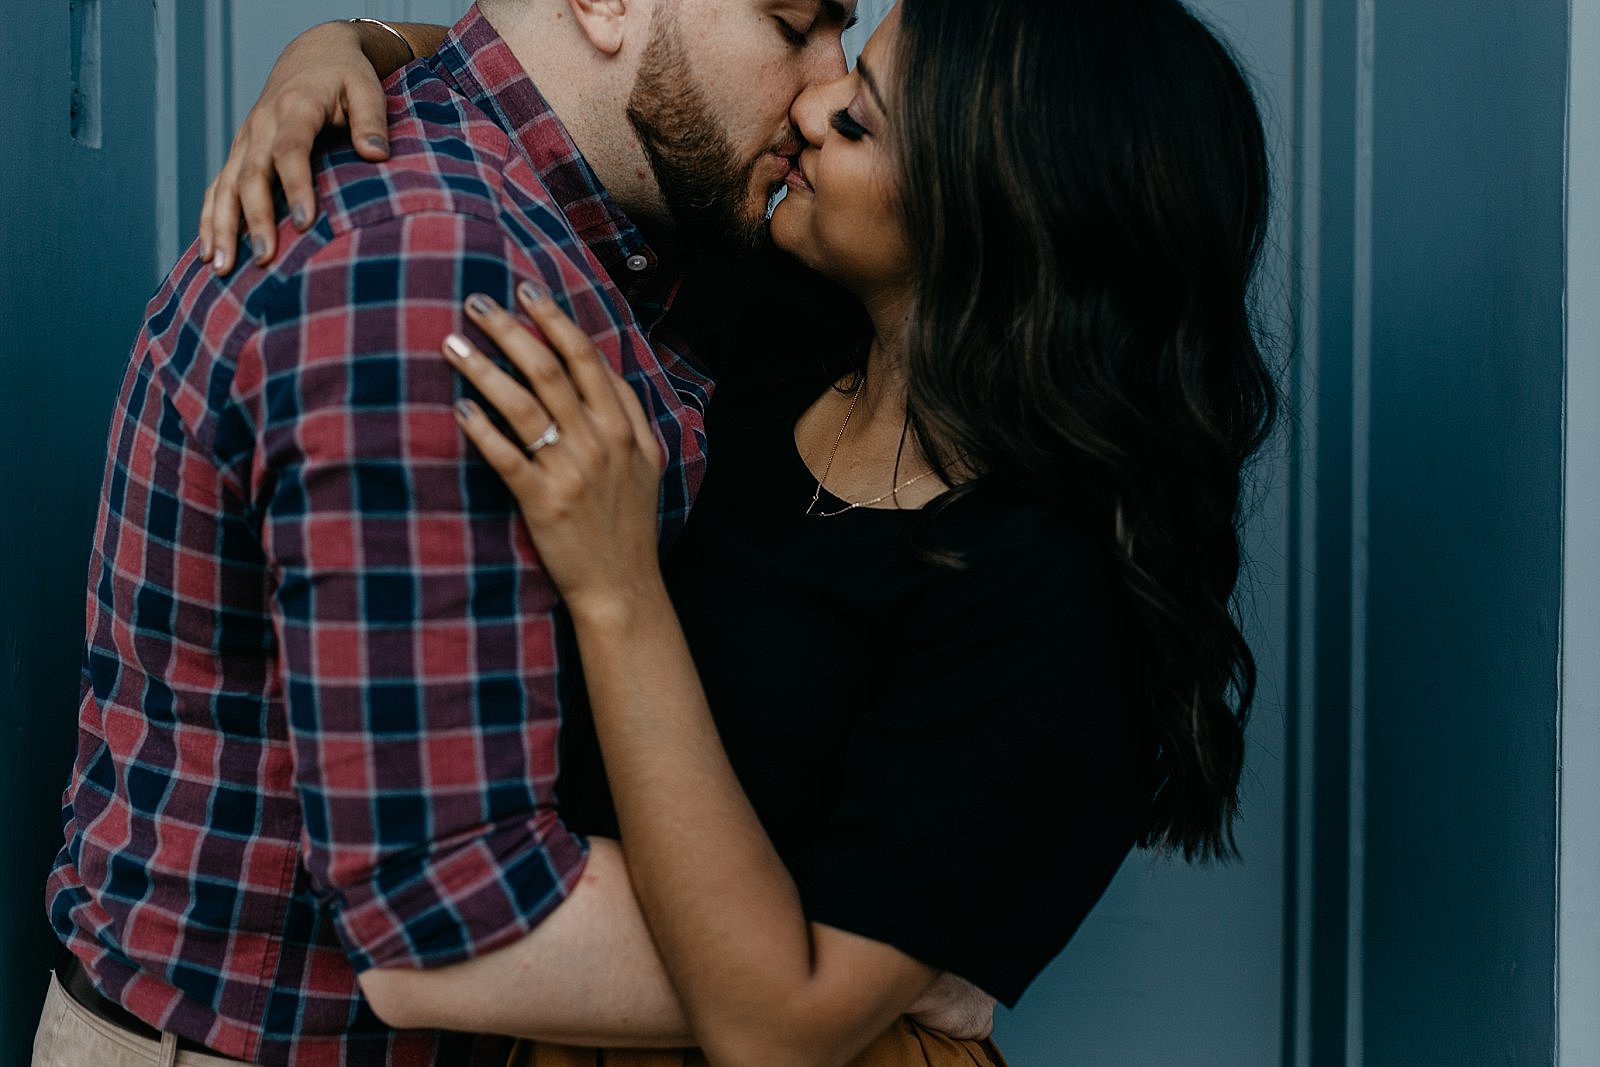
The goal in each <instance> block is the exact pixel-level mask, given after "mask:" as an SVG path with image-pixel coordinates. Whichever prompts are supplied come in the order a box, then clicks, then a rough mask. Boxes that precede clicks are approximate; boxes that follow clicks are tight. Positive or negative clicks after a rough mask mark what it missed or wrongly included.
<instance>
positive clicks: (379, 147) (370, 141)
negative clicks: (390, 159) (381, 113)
mask: <svg viewBox="0 0 1600 1067" xmlns="http://www.w3.org/2000/svg"><path fill="white" fill-rule="evenodd" d="M367 147H368V148H371V149H373V150H374V151H377V152H387V151H389V140H388V138H386V137H379V136H378V135H377V134H373V135H372V136H371V137H368V138H367Z"/></svg>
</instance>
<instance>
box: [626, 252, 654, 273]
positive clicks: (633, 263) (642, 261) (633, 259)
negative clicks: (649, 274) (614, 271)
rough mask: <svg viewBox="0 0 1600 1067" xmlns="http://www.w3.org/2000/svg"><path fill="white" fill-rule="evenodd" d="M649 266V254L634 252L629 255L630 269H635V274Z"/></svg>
mask: <svg viewBox="0 0 1600 1067" xmlns="http://www.w3.org/2000/svg"><path fill="white" fill-rule="evenodd" d="M649 267H650V257H648V256H641V255H639V254H638V253H634V254H633V255H631V256H629V257H628V269H629V270H631V271H633V272H634V273H635V274H638V273H639V272H640V271H642V270H648V269H649Z"/></svg>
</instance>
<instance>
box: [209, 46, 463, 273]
mask: <svg viewBox="0 0 1600 1067" xmlns="http://www.w3.org/2000/svg"><path fill="white" fill-rule="evenodd" d="M386 25H389V26H391V27H393V29H394V31H395V33H398V34H399V35H400V36H401V37H403V38H404V39H405V42H404V44H402V43H401V41H400V40H398V39H396V37H395V33H390V32H389V31H387V30H385V29H384V28H383V26H377V25H374V24H372V23H370V22H342V21H341V22H324V23H321V24H320V25H317V26H313V27H311V28H310V29H309V30H306V31H305V32H304V33H302V34H301V35H300V36H298V37H296V38H295V39H294V40H293V41H290V42H289V44H288V46H287V47H286V48H284V50H283V54H282V55H280V56H279V57H278V61H277V62H276V63H275V64H274V65H273V67H272V73H271V74H270V75H269V76H268V77H267V84H266V86H265V87H264V88H263V89H262V90H261V96H260V98H259V99H258V100H257V101H256V102H255V104H253V105H252V106H251V108H250V113H249V114H248V115H246V116H245V119H244V121H243V122H242V123H240V125H239V129H238V132H237V133H235V134H234V137H233V147H232V149H230V150H229V152H228V159H227V162H226V163H224V164H223V167H222V170H221V171H219V172H218V174H217V176H216V177H215V178H214V179H212V182H211V184H210V185H209V186H207V188H206V195H205V201H204V203H203V205H202V206H201V209H200V255H201V258H202V259H204V260H206V261H207V262H209V263H210V264H211V265H212V267H213V268H214V269H215V270H216V271H217V272H218V273H219V274H227V273H228V272H230V271H232V270H233V268H234V266H235V265H236V264H237V263H238V259H239V254H238V252H239V250H238V243H239V216H240V213H241V212H242V213H243V215H244V218H245V224H246V227H247V229H248V232H249V235H250V257H251V258H252V259H253V260H254V262H256V263H257V264H266V263H270V262H271V261H272V259H273V257H274V256H276V255H277V252H278V222H277V213H276V210H275V208H274V206H273V190H274V187H275V185H276V183H277V182H279V181H281V182H282V183H283V192H284V197H285V199H286V200H287V201H288V204H289V217H290V218H291V219H292V220H293V221H294V224H295V227H296V228H297V229H299V230H302V231H304V230H305V229H307V228H308V227H310V225H311V224H312V223H313V222H315V221H316V218H317V196H316V189H315V186H314V184H313V182H312V180H311V146H312V143H313V142H314V141H315V140H316V139H317V135H318V134H320V133H321V132H322V131H323V129H325V128H327V127H330V126H333V127H337V126H344V127H348V128H349V130H350V140H351V143H352V144H353V145H354V146H355V149H356V151H357V152H359V153H360V154H361V155H362V156H363V157H365V158H366V159H369V160H372V161H374V162H377V161H379V160H383V159H387V158H388V156H389V114H388V108H387V105H386V101H385V97H384V94H383V84H382V81H381V79H383V78H387V77H388V76H389V75H390V74H393V73H394V72H395V71H397V70H399V69H400V68H401V67H403V66H405V65H406V64H407V63H408V62H410V61H411V59H412V57H413V55H415V56H416V57H418V58H421V57H425V56H431V55H433V54H434V53H435V52H437V51H438V50H439V46H440V45H441V44H442V43H443V42H444V39H445V35H446V34H448V33H449V29H448V27H445V26H435V25H432V24H430V23H424V22H395V23H386Z"/></svg>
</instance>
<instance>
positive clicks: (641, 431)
mask: <svg viewBox="0 0 1600 1067" xmlns="http://www.w3.org/2000/svg"><path fill="white" fill-rule="evenodd" d="M606 370H607V371H610V370H611V368H610V367H607V368H606ZM611 385H612V387H613V389H614V390H615V392H616V394H617V406H618V407H620V408H621V409H622V413H623V417H624V418H626V419H627V420H628V429H629V430H631V431H632V432H633V440H634V444H636V445H638V447H639V451H640V452H643V453H644V454H645V455H646V456H648V457H650V458H651V459H652V460H654V461H655V462H656V463H658V464H659V463H660V462H661V444H660V442H659V441H657V440H656V432H655V427H654V425H653V424H652V423H651V422H650V416H649V415H647V414H645V410H644V405H643V404H641V403H640V402H639V394H638V393H636V392H635V391H634V389H633V386H631V385H629V384H628V381H627V379H626V378H624V377H622V375H620V374H616V373H614V372H613V373H612V374H611Z"/></svg>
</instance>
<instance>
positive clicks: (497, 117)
mask: <svg viewBox="0 0 1600 1067" xmlns="http://www.w3.org/2000/svg"><path fill="white" fill-rule="evenodd" d="M433 62H434V65H435V69H436V70H438V71H439V73H440V74H441V75H442V76H444V77H445V78H447V79H448V80H451V81H454V82H455V84H456V87H457V88H458V89H459V90H460V91H461V93H462V94H463V95H464V96H466V97H467V98H468V99H469V100H471V101H472V102H473V103H474V104H475V105H477V106H478V107H479V108H481V109H482V110H483V111H484V113H485V114H487V115H489V116H490V117H491V118H492V119H493V120H494V121H495V123H496V124H497V125H498V126H500V128H501V129H503V130H505V131H506V133H507V134H508V135H509V136H510V137H511V139H512V141H513V142H514V143H515V144H516V145H517V146H518V147H519V148H520V149H521V151H522V153H523V155H524V156H526V157H527V159H528V162H529V163H531V164H532V165H533V168H534V170H536V171H537V172H538V174H539V177H540V178H541V179H542V180H543V182H544V185H545V188H546V189H548V190H549V192H550V195H551V196H552V197H554V198H555V201H556V206H557V207H558V208H560V210H561V213H562V214H563V215H565V216H566V218H567V221H568V222H569V223H570V224H571V225H572V228H573V230H574V231H575V232H576V233H577V235H578V237H579V239H581V240H582V241H583V242H584V244H586V245H588V246H589V250H590V251H591V252H593V253H594V256H595V258H596V259H598V260H599V261H600V265H601V266H602V267H604V268H605V270H606V273H607V274H609V275H610V276H611V280H612V282H613V283H614V284H615V285H616V287H617V288H618V289H620V290H621V291H622V295H623V296H624V297H625V298H626V299H627V301H628V305H629V307H631V308H632V309H633V313H634V317H635V318H637V319H638V320H639V323H640V325H641V326H642V327H643V328H644V329H645V331H646V332H649V331H650V330H651V329H653V328H654V327H655V325H656V324H657V323H659V322H660V320H661V319H662V318H663V317H664V316H665V315H666V312H667V311H668V309H669V308H670V307H671V304H672V299H673V296H674V295H675V294H676V293H677V290H678V286H679V282H680V277H679V275H678V273H677V272H676V271H673V270H669V269H667V268H665V267H663V265H662V264H661V261H660V259H659V257H658V256H657V255H656V253H655V251H654V250H653V249H652V248H651V247H650V246H649V244H648V243H647V242H646V241H645V239H644V235H643V234H642V233H640V232H639V228H638V227H637V226H635V225H634V224H633V222H632V220H630V219H629V218H628V216H627V215H625V214H624V213H623V211H622V209H621V208H620V207H618V206H617V203H616V201H614V200H612V199H611V194H610V193H608V192H606V189H605V186H604V185H602V184H601V183H600V178H599V177H598V176H597V175H596V174H595V173H594V171H593V170H592V169H591V168H590V167H589V164H588V161H586V160H585V159H584V158H583V154H582V153H581V152H579V151H578V147H577V145H575V144H574V143H573V141H572V137H571V135H570V134H568V133H567V128H566V126H564V125H563V124H562V122H561V120H560V119H559V118H558V117H557V116H556V113H555V112H554V111H552V110H551V108H550V105H549V103H548V102H547V101H546V100H545V98H544V96H543V94H541V93H540V92H539V90H538V87H537V86H535V85H534V84H533V79H532V78H530V77H529V76H528V72H527V71H526V70H524V69H523V66H522V64H521V63H520V62H519V61H518V60H517V57H516V56H515V55H514V54H513V53H512V51H511V48H510V47H509V46H508V45H507V44H506V43H505V40H504V39H503V38H502V37H501V36H500V34H499V33H498V32H497V31H496V30H495V28H494V27H493V26H492V25H490V24H489V20H488V19H486V18H484V17H483V13H482V12H481V11H479V9H478V6H477V5H476V4H474V5H473V6H472V7H471V8H470V9H469V10H468V11H467V13H466V15H464V16H463V17H462V19H461V21H460V22H458V23H456V24H455V26H454V27H453V28H452V29H451V31H450V33H449V35H448V36H447V37H446V38H445V41H444V44H443V45H441V46H440V48H439V52H438V54H437V55H436V56H435V58H434V61H433Z"/></svg>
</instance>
